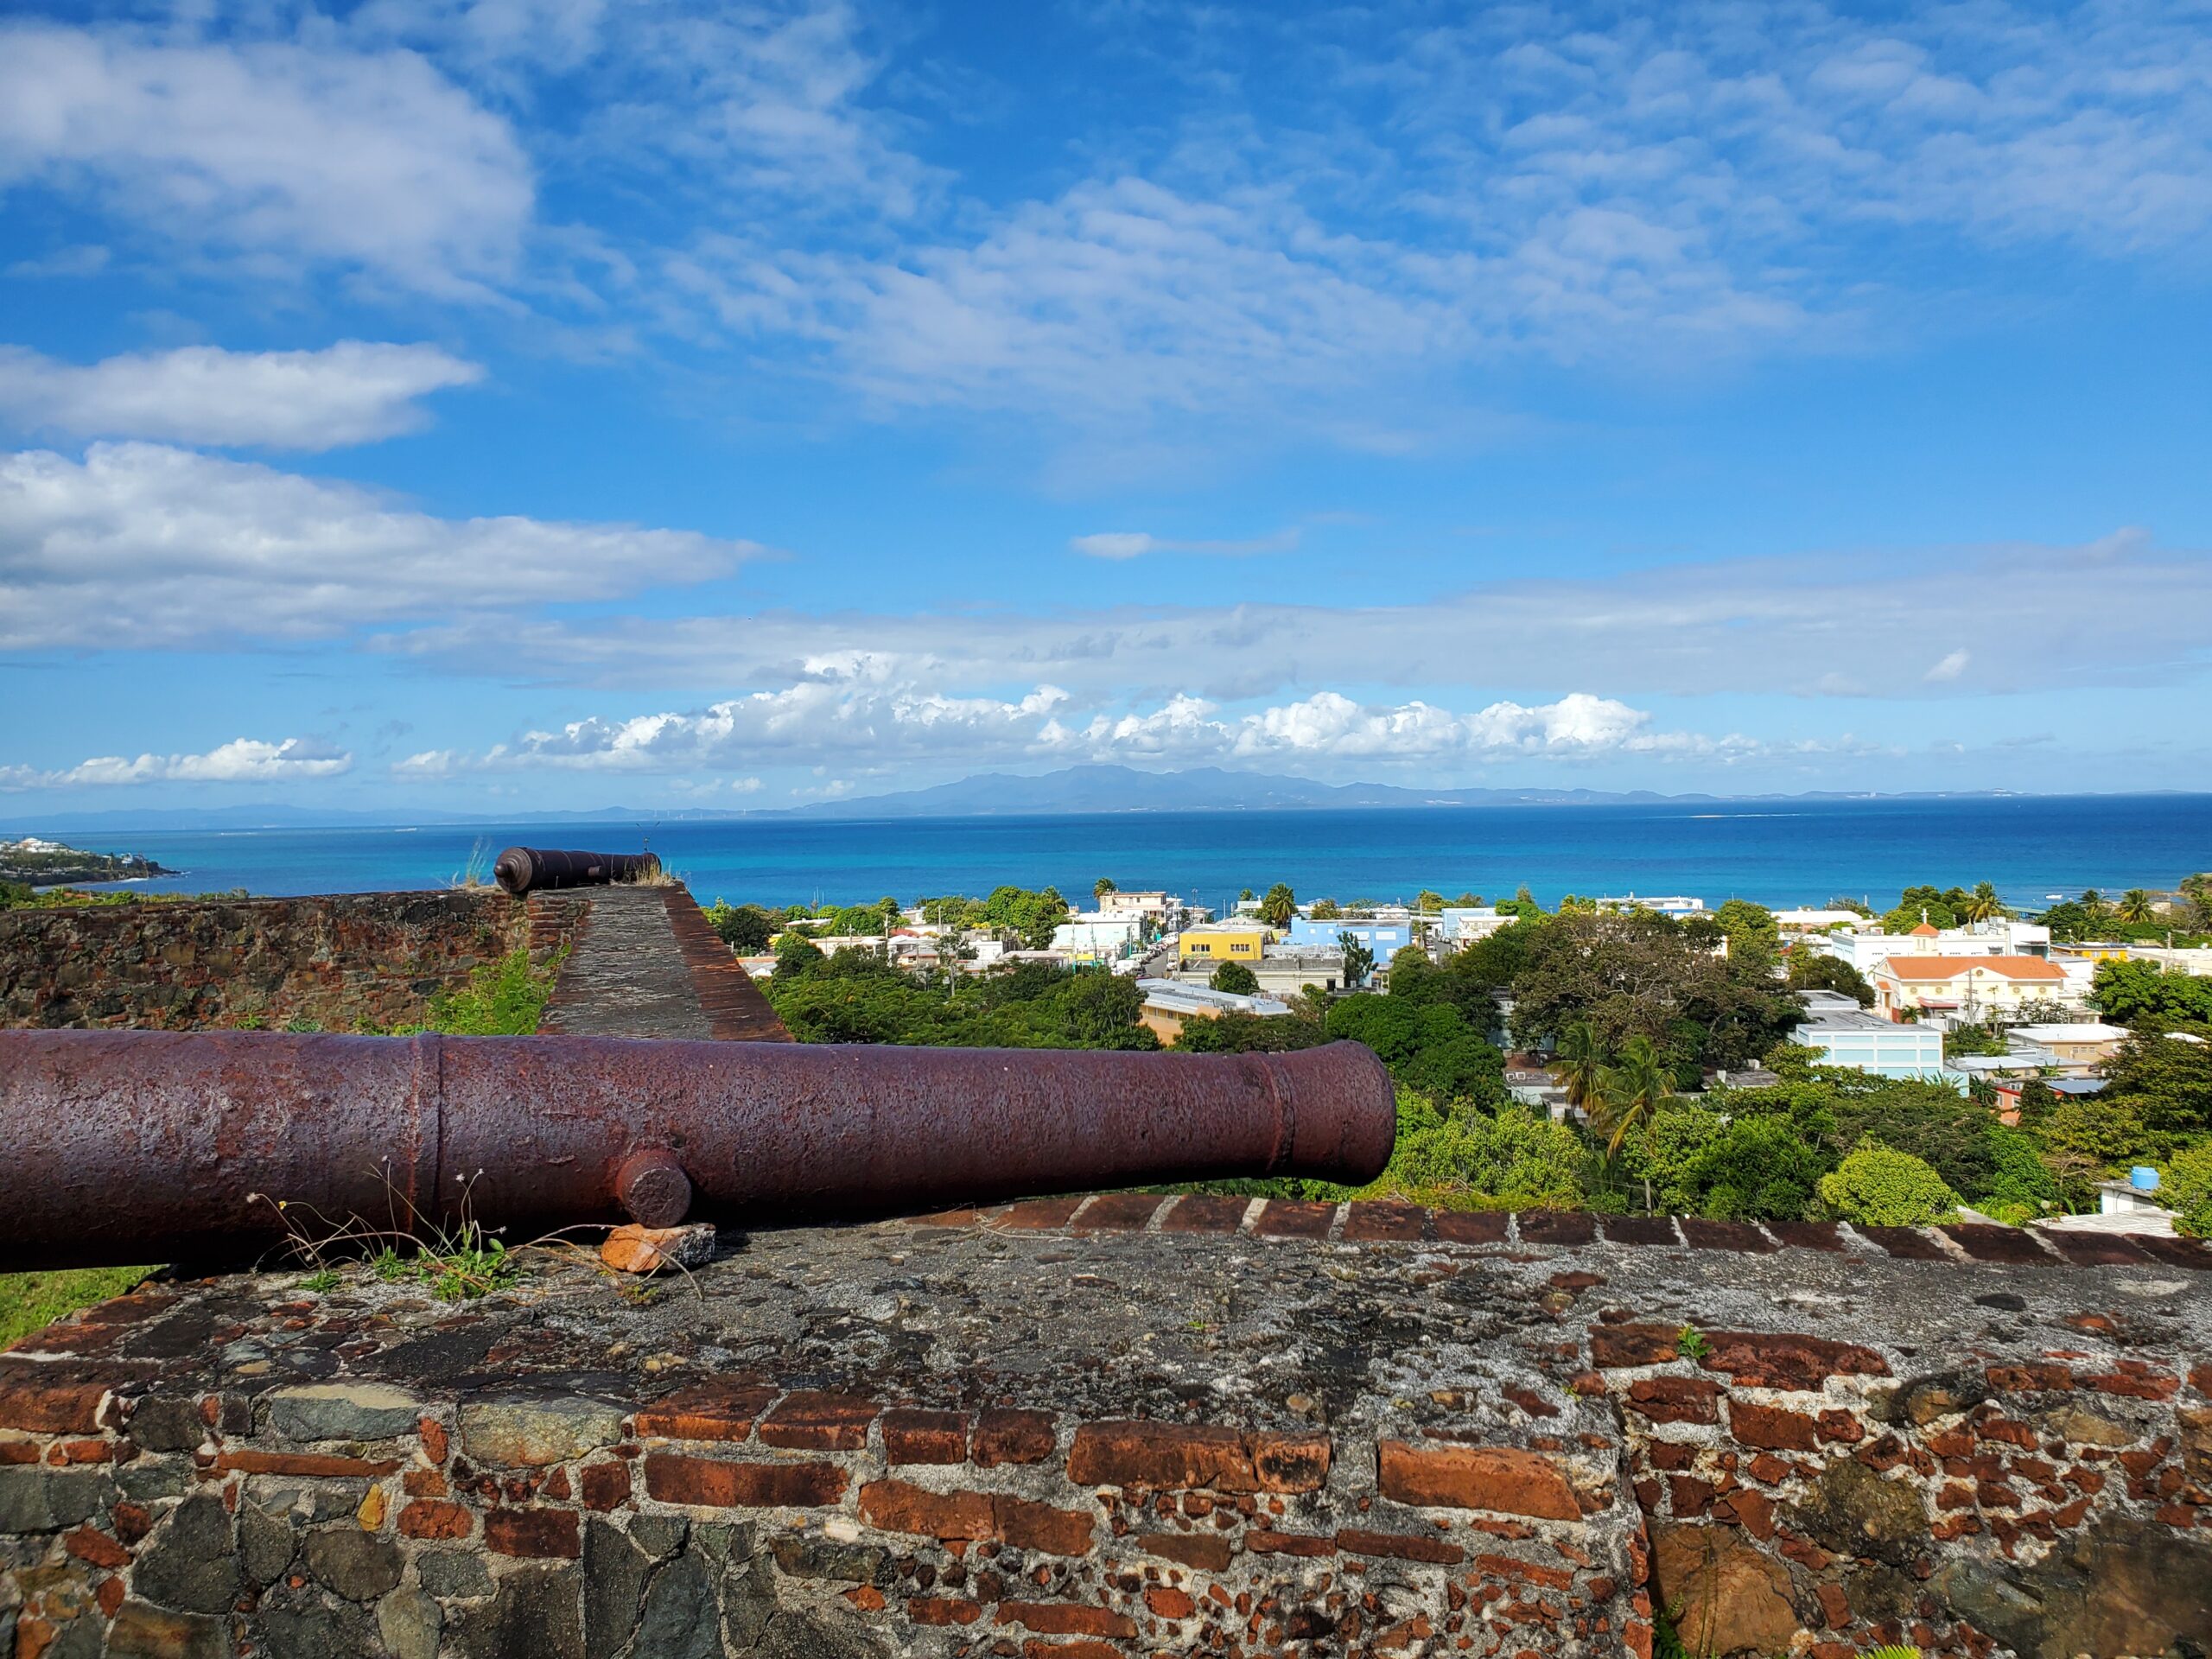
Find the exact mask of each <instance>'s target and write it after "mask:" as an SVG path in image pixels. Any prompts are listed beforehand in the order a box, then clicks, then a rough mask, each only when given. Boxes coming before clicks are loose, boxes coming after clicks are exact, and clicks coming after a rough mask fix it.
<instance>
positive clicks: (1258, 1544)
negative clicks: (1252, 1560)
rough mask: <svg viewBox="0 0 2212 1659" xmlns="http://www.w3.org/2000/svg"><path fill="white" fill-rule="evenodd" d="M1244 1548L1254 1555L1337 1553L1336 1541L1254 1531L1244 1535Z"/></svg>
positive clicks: (1316, 1537) (1303, 1534) (1317, 1537)
mask: <svg viewBox="0 0 2212 1659" xmlns="http://www.w3.org/2000/svg"><path fill="white" fill-rule="evenodd" d="M1244 1548H1246V1549H1247V1550H1248V1551H1249V1552H1250V1553H1251V1554H1255V1555H1307V1556H1313V1555H1333V1554H1336V1553H1337V1541H1336V1540H1335V1539H1334V1538H1327V1537H1319V1536H1316V1535H1314V1534H1313V1533H1310V1532H1274V1531H1271V1530H1267V1529H1255V1530H1253V1531H1250V1532H1248V1533H1246V1534H1245V1535H1244Z"/></svg>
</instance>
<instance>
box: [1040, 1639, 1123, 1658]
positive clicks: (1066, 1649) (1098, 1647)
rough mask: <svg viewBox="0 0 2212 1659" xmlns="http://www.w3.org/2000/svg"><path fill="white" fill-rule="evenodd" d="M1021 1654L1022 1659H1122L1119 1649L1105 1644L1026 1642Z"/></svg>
mask: <svg viewBox="0 0 2212 1659" xmlns="http://www.w3.org/2000/svg"><path fill="white" fill-rule="evenodd" d="M1021 1654H1022V1659H1122V1650H1121V1649H1119V1648H1112V1647H1109V1646H1107V1645H1106V1643H1103V1642H1042V1641H1031V1642H1025V1643H1022V1644H1021Z"/></svg>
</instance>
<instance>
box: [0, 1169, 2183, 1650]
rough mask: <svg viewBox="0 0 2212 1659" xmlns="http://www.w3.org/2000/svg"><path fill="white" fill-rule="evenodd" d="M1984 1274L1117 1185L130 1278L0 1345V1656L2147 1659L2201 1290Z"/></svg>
mask: <svg viewBox="0 0 2212 1659" xmlns="http://www.w3.org/2000/svg"><path fill="white" fill-rule="evenodd" d="M2014 1237H2015V1238H2017V1239H2019V1240H2021V1241H2022V1243H2021V1244H2019V1245H2013V1246H2000V1245H1999V1244H1998V1243H1995V1242H1994V1241H1993V1240H1992V1239H1989V1238H1986V1237H1984V1236H1980V1235H1979V1234H1977V1233H1975V1232H1974V1231H1973V1230H1965V1229H1953V1230H1940V1231H1900V1232H1895V1233H1878V1232H1874V1231H1869V1232H1865V1233H1861V1232H1858V1231H1855V1230H1852V1229H1848V1228H1827V1229H1812V1230H1802V1231H1801V1230H1790V1236H1789V1237H1787V1238H1784V1237H1783V1236H1780V1235H1779V1234H1778V1233H1773V1232H1769V1231H1767V1230H1764V1229H1758V1228H1745V1229H1737V1230H1730V1229H1717V1230H1715V1229H1708V1228H1703V1227H1700V1228H1696V1229H1692V1228H1690V1227H1688V1226H1687V1225H1681V1224H1674V1223H1667V1222H1660V1223H1657V1224H1652V1223H1646V1222H1637V1223H1634V1224H1630V1223H1628V1222H1625V1221H1621V1220H1618V1219H1617V1220H1615V1221H1612V1222H1611V1223H1609V1224H1605V1225H1602V1226H1600V1225H1596V1224H1592V1220H1591V1218H1590V1217H1556V1216H1522V1217H1506V1216H1502V1215H1500V1216H1478V1217H1461V1216H1451V1215H1441V1214H1433V1213H1430V1212H1427V1211H1421V1210H1416V1209H1411V1208H1408V1207H1405V1206H1399V1205H1350V1206H1338V1205H1288V1204H1274V1203H1256V1202H1255V1203H1252V1204H1249V1205H1248V1204H1246V1203H1245V1202H1243V1200H1238V1199H1221V1198H1179V1199H1160V1198H1150V1197H1143V1196H1139V1195H1126V1194H1125V1195H1110V1196H1108V1197H1103V1198H1090V1199H1082V1198H1065V1199H1052V1200H1044V1201H1039V1202H1034V1203H1031V1204H1025V1205H1008V1206H1001V1207H999V1208H997V1209H995V1210H992V1211H981V1212H966V1211H963V1212H958V1213H955V1214H951V1215H947V1216H942V1217H930V1218H927V1219H926V1220H925V1221H923V1222H920V1223H916V1224H898V1223H894V1224H886V1225H883V1226H880V1227H870V1228H844V1229H835V1230H789V1231H783V1232H776V1233H760V1234H755V1235H751V1236H746V1237H743V1238H739V1237H737V1236H726V1240H725V1245H726V1249H725V1253H724V1255H723V1256H722V1258H721V1260H719V1261H717V1262H715V1264H714V1265H712V1266H711V1267H709V1268H706V1269H703V1270H702V1272H701V1273H700V1274H698V1276H697V1277H696V1280H695V1281H690V1282H688V1283H683V1282H679V1283H677V1284H676V1285H672V1286H670V1287H665V1288H664V1289H663V1290H662V1291H661V1293H660V1294H658V1296H653V1297H648V1298H640V1297H639V1296H638V1295H636V1294H634V1292H635V1287H620V1286H613V1285H610V1284H608V1283H607V1281H605V1280H603V1279H602V1278H601V1276H600V1275H598V1274H594V1273H593V1272H591V1271H589V1270H588V1268H583V1267H582V1266H580V1265H575V1264H572V1263H569V1262H566V1261H565V1260H564V1259H563V1258H561V1257H559V1256H557V1255H549V1256H547V1257H546V1258H545V1259H544V1261H543V1262H542V1263H541V1264H539V1265H537V1266H536V1267H534V1268H533V1269H532V1272H531V1275H530V1277H529V1278H528V1279H527V1280H526V1281H525V1282H524V1286H523V1287H522V1288H521V1289H520V1290H519V1291H518V1294H516V1295H514V1296H512V1297H507V1298H495V1299H493V1300H489V1301H486V1302H484V1303H480V1304H475V1305H472V1306H467V1307H464V1308H458V1309H456V1308H450V1307H441V1306H435V1305H433V1304H431V1303H429V1302H427V1301H426V1300H423V1298H422V1297H421V1295H420V1294H419V1293H418V1292H416V1291H415V1290H414V1289H413V1288H412V1287H409V1286H406V1285H404V1284H403V1285H388V1284H385V1283H382V1282H381V1281H378V1280H377V1279H376V1278H375V1276H374V1275H373V1274H368V1273H366V1272H365V1271H360V1270H355V1271H353V1272H351V1273H349V1274H347V1275H346V1277H345V1280H344V1282H343V1283H342V1284H341V1285H340V1287H339V1288H338V1289H336V1290H334V1291H333V1292H331V1293H329V1294H324V1295H302V1294H300V1292H299V1290H298V1288H297V1280H296V1275H295V1276H291V1277H287V1276H283V1275H264V1276H258V1277H251V1276H239V1277H232V1278H226V1279H219V1280H212V1281H200V1282H197V1283H189V1284H171V1285H161V1286H156V1287H153V1288H150V1289H149V1290H147V1291H144V1292H143V1293H141V1294H136V1295H133V1296H130V1297H125V1298H123V1299H120V1300H117V1301H115V1302H111V1303H109V1304H107V1305H106V1306H103V1307H100V1308H97V1309H94V1310H92V1311H91V1312H89V1313H86V1315H84V1316H82V1317H81V1319H77V1320H74V1321H71V1322H66V1323H64V1324H62V1325H58V1326H56V1327H54V1328H53V1329H52V1330H50V1331H48V1332H46V1333H43V1334H42V1335H41V1337H39V1338H33V1339H32V1340H31V1341H30V1342H29V1344H26V1345H25V1346H24V1348H23V1349H22V1350H19V1351H16V1352H15V1353H12V1354H10V1355H5V1356H0V1566H4V1567H5V1569H6V1570H5V1571H4V1572H0V1635H4V1634H5V1632H6V1630H7V1626H8V1624H9V1622H10V1621H12V1623H13V1633H14V1639H15V1643H16V1649H15V1650H16V1652H17V1653H18V1654H22V1653H25V1652H28V1653H29V1654H31V1655H33V1656H44V1659H51V1656H53V1655H54V1654H60V1653H65V1652H69V1653H73V1652H76V1651H79V1650H83V1651H93V1650H96V1644H97V1643H99V1642H101V1641H104V1642H105V1643H107V1644H108V1646H109V1648H110V1649H111V1650H113V1651H127V1652H132V1653H143V1652H163V1653H181V1654H202V1653H205V1654H215V1653H228V1652H232V1651H234V1650H238V1651H243V1650H245V1649H246V1648H251V1649H252V1650H254V1651H266V1652H270V1653H277V1654H283V1653H308V1652H312V1653H316V1654H361V1655H381V1654H395V1655H403V1656H419V1659H432V1656H434V1655H435V1654H438V1653H449V1654H454V1655H461V1656H478V1655H484V1656H489V1655H494V1654H506V1653H525V1652H526V1653H531V1654H533V1655H536V1654H543V1655H556V1656H575V1655H585V1654H589V1655H594V1656H597V1655H614V1654H620V1653H636V1654H647V1653H651V1654H656V1655H658V1654H664V1653H665V1654H699V1655H709V1654H722V1653H728V1654H762V1655H767V1654H777V1655H797V1654H871V1653H872V1654H882V1655H891V1654H906V1653H920V1654H927V1655H941V1656H946V1659H950V1656H956V1655H968V1654H975V1655H982V1654H990V1655H994V1656H1007V1659H1137V1656H1141V1655H1152V1654H1163V1653H1176V1654H1180V1653H1203V1654H1210V1655H1222V1656H1228V1655H1231V1654H1235V1655H1240V1656H1241V1655H1247V1654H1259V1653H1291V1652H1294V1653H1300V1654H1325V1655H1350V1654H1376V1655H1395V1654H1435V1655H1452V1654H1461V1653H1471V1654H1477V1655H1483V1656H1490V1655H1505V1656H1514V1659H1520V1656H1525V1655H1543V1656H1550V1655H1559V1654H1564V1655H1599V1654H1617V1653H1631V1654H1636V1655H1639V1656H1644V1659H1649V1654H1650V1652H1651V1649H1652V1646H1653V1639H1654V1632H1653V1628H1652V1619H1651V1614H1652V1610H1653V1608H1654V1605H1655V1604H1656V1605H1660V1606H1664V1607H1668V1608H1671V1609H1673V1610H1675V1619H1676V1623H1677V1624H1678V1625H1679V1626H1680V1627H1681V1631H1682V1634H1683V1635H1684V1637H1685V1639H1686V1641H1687V1642H1688V1645H1689V1647H1690V1650H1691V1651H1694V1652H1696V1651H1711V1652H1717V1653H1757V1654H1761V1655H1774V1654H1779V1653H1784V1652H1788V1653H1791V1654H1796V1655H1809V1656H1813V1659H1842V1656H1844V1655H1847V1654H1855V1653H1858V1652H1860V1651H1862V1650H1863V1649H1865V1648H1866V1646H1869V1645H1871V1644H1872V1643H1874V1642H1876V1641H1878V1640H1899V1639H1902V1640H1906V1641H1911V1642H1915V1643H1918V1644H1919V1645H1921V1646H1922V1647H1923V1649H1924V1650H1926V1651H1928V1652H1930V1653H1937V1652H1941V1653H1946V1654H1961V1655H1974V1656H1982V1655H1990V1654H1997V1653H2005V1652H2016V1653H2020V1654H2030V1655H2037V1656H2044V1655H2050V1656H2072V1655H2075V1654H2081V1653H2090V1654H2098V1655H2107V1654H2121V1653H2143V1654H2151V1653H2164V1652H2167V1651H2169V1650H2171V1651H2172V1652H2175V1653H2183V1652H2186V1651H2189V1649H2188V1648H2187V1647H2185V1646H2184V1645H2183V1643H2188V1642H2196V1643H2202V1642H2204V1641H2205V1640H2206V1638H2207V1637H2208V1636H2212V1608H2208V1605H2207V1598H2206V1596H2205V1594H2204V1586H2206V1585H2207V1584H2212V1490H2208V1489H2212V1307H2209V1306H2208V1304H2212V1298H2208V1297H2207V1295H2206V1289H2207V1287H2212V1276H2208V1275H2212V1252H2208V1251H2205V1250H2203V1249H2201V1248H2199V1247H2194V1246H2190V1245H2188V1244H2185V1243H2171V1242H2170V1243H2167V1244H2165V1245H2164V1246H2161V1247H2158V1249H2155V1250H2151V1251H2145V1250H2139V1249H2135V1248H2134V1247H2133V1246H2132V1245H2129V1244H2127V1243H2126V1242H2124V1241H2105V1242H2104V1243H2102V1244H2101V1246H2100V1247H2099V1248H2098V1249H2096V1250H2093V1251H2082V1252H2077V1254H2088V1255H2099V1254H2101V1255H2104V1256H2105V1257H2106V1258H2107V1259H2104V1260H2101V1261H2098V1260H2092V1261H2088V1262H2083V1261H2080V1260H2071V1259H2069V1258H2067V1257H2066V1256H2063V1255H2055V1254H2050V1253H2044V1252H2042V1251H2040V1250H2039V1249H2037V1247H2036V1246H2035V1244H2034V1242H2033V1241H2032V1240H2031V1239H2028V1238H2026V1236H2024V1235H2015V1236H2014ZM2031 1252H2032V1253H2031ZM1997 1257H2008V1258H2010V1259H1993V1258H1997ZM63 1643H75V1644H77V1645H74V1646H69V1647H66V1648H65V1647H64V1646H63V1645H61V1644H63ZM241 1643H243V1644H245V1646H243V1647H241V1646H238V1644H241ZM4 1651H6V1648H5V1643H4V1642H0V1652H4Z"/></svg>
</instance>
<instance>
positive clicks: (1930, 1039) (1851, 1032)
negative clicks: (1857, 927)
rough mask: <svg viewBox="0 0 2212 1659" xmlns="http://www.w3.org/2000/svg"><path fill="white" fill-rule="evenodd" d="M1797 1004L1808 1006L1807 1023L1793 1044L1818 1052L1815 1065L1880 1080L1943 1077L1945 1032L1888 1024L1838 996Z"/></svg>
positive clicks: (1811, 997) (1801, 997)
mask: <svg viewBox="0 0 2212 1659" xmlns="http://www.w3.org/2000/svg"><path fill="white" fill-rule="evenodd" d="M1797 1000H1798V1001H1800V1002H1802V1003H1803V1004H1804V1005H1805V1019H1804V1022H1803V1023H1802V1024H1801V1025H1800V1026H1798V1027H1796V1029H1795V1030H1794V1031H1792V1032H1791V1033H1789V1040H1790V1041H1791V1042H1793V1043H1796V1044H1799V1045H1802V1046H1804V1047H1806V1048H1809V1049H1811V1050H1813V1051H1814V1058H1815V1064H1817V1065H1840V1066H1847V1067H1849V1068H1850V1069H1851V1070H1852V1071H1865V1072H1868V1073H1871V1074H1872V1076H1875V1077H1924V1078H1929V1079H1936V1078H1942V1077H1943V1073H1944V1065H1943V1033H1942V1029H1941V1028H1940V1027H1936V1026H1933V1025H1910V1024H1902V1023H1899V1022H1898V1021H1896V1020H1885V1019H1884V1018H1882V1016H1881V1015H1879V1014H1869V1013H1867V1012H1866V1009H1864V1008H1862V1007H1859V1003H1858V1001H1857V1000H1856V999H1855V998H1853V997H1848V996H1844V995H1840V994H1839V993H1837V992H1834V991H1800V992H1799V993H1798V994H1797Z"/></svg>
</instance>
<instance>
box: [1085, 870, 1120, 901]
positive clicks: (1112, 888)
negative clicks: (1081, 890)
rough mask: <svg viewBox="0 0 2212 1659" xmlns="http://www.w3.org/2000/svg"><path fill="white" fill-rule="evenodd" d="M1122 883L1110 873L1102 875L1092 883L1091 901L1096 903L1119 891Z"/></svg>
mask: <svg viewBox="0 0 2212 1659" xmlns="http://www.w3.org/2000/svg"><path fill="white" fill-rule="evenodd" d="M1121 890H1122V887H1121V884H1120V883H1119V882H1117V881H1116V880H1114V878H1113V877H1112V876H1110V875H1102V876H1100V877H1099V878H1098V879H1097V880H1096V881H1094V882H1092V883H1091V884H1090V897H1091V901H1092V902H1093V903H1094V904H1095V903H1096V902H1097V901H1098V900H1099V899H1103V898H1104V897H1105V896H1106V895H1107V894H1108V893H1119V892H1120V891H1121Z"/></svg>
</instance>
